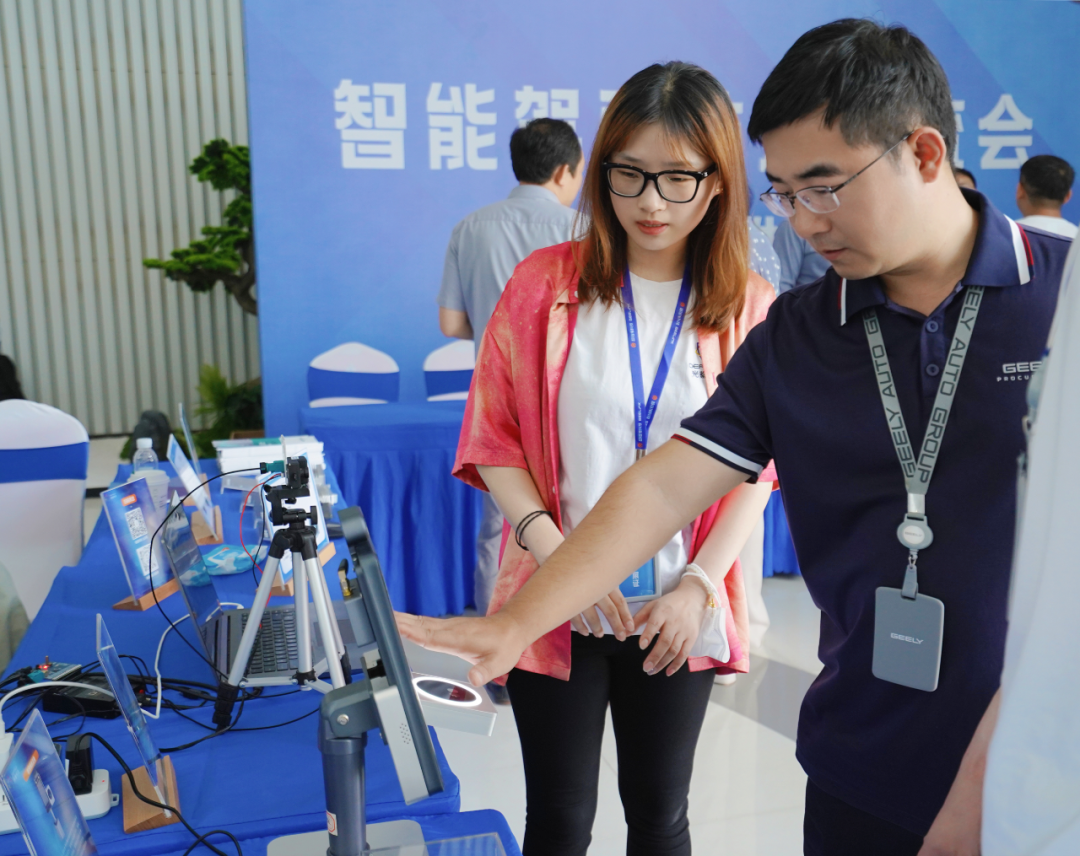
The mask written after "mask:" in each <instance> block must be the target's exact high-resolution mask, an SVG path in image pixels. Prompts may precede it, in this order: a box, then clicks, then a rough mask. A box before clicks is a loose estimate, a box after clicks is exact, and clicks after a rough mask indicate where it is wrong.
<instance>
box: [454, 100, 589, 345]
mask: <svg viewBox="0 0 1080 856" xmlns="http://www.w3.org/2000/svg"><path fill="white" fill-rule="evenodd" d="M510 162H511V163H512V164H513V167H514V175H515V176H516V177H517V180H518V181H519V182H520V183H519V184H518V186H517V187H515V188H514V189H513V190H511V191H510V195H509V196H508V197H507V198H506V199H503V200H501V201H499V202H494V203H492V204H491V205H486V206H484V207H483V208H481V209H480V210H479V211H474V212H473V213H472V214H470V215H469V216H468V217H466V218H465V219H464V220H462V221H461V222H460V223H458V224H457V226H455V227H454V231H453V233H452V234H451V235H450V246H449V247H447V248H446V262H445V264H444V265H443V278H442V288H440V289H439V329H441V330H442V332H443V334H444V335H446V336H451V337H452V338H455V339H472V340H473V341H474V342H475V343H476V345H477V347H479V346H480V340H481V339H482V338H483V336H484V327H486V326H487V322H488V319H489V318H490V317H491V313H492V312H494V311H495V304H496V303H498V302H499V298H500V297H501V296H502V292H503V289H504V288H505V287H506V283H507V280H509V279H510V275H511V274H512V273H513V272H514V268H515V267H517V266H518V265H519V264H520V263H521V262H523V261H524V260H525V258H526V257H527V256H528V255H529V254H530V253H532V252H533V251H534V250H539V249H542V248H543V247H550V246H552V245H554V244H561V243H564V242H565V241H569V240H570V235H571V231H572V228H573V223H574V215H575V213H576V212H575V211H574V209H573V208H570V207H569V206H570V205H571V204H572V203H573V201H574V198H575V197H576V196H577V194H578V190H580V189H581V180H582V178H584V175H585V169H584V165H585V158H584V156H583V155H582V153H581V142H580V141H579V140H578V136H577V132H576V131H575V130H574V129H573V128H572V127H570V125H569V124H567V123H566V122H564V121H562V120H561V119H533V120H532V121H531V122H529V124H528V125H526V126H525V127H524V128H518V129H517V130H516V131H514V133H513V135H512V136H511V137H510Z"/></svg>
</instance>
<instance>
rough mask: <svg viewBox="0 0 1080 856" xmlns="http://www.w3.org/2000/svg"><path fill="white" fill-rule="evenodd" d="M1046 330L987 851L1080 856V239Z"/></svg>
mask: <svg viewBox="0 0 1080 856" xmlns="http://www.w3.org/2000/svg"><path fill="white" fill-rule="evenodd" d="M1050 335H1051V343H1050V355H1049V357H1048V358H1047V359H1046V360H1045V361H1044V362H1043V365H1042V370H1041V371H1042V372H1044V373H1045V374H1044V376H1043V379H1042V392H1041V396H1040V397H1039V399H1038V411H1037V414H1036V417H1035V420H1034V427H1033V429H1032V433H1031V441H1030V446H1029V462H1030V463H1029V466H1028V481H1027V489H1026V498H1025V501H1024V504H1023V508H1022V511H1021V523H1020V526H1019V528H1018V531H1017V533H1016V538H1017V550H1016V557H1015V560H1014V564H1013V571H1012V582H1011V594H1010V603H1009V634H1008V636H1007V638H1006V640H1005V666H1004V670H1003V672H1002V676H1001V712H1000V713H999V715H998V722H997V729H996V730H995V732H994V737H993V740H992V741H991V743H990V753H989V756H988V758H987V764H986V779H985V781H984V784H983V812H982V852H983V853H984V854H986V856H1017V854H1023V856H1073V854H1076V853H1080V811H1078V807H1080V717H1078V716H1077V710H1078V709H1080V686H1078V685H1077V681H1076V675H1077V672H1078V671H1080V623H1078V622H1077V620H1076V609H1077V603H1080V574H1078V573H1077V567H1076V556H1077V551H1078V549H1080V531H1078V529H1077V525H1076V522H1077V520H1078V519H1080V447H1078V446H1077V443H1076V425H1077V421H1078V420H1080V399H1078V397H1077V395H1076V390H1077V388H1078V386H1080V244H1078V243H1074V244H1073V247H1072V249H1071V250H1070V252H1069V257H1068V259H1067V260H1066V262H1065V270H1064V272H1063V274H1062V278H1061V294H1060V297H1059V298H1058V306H1057V313H1056V315H1055V316H1054V326H1053V328H1052V330H1051V334H1050ZM1034 383H1035V380H1032V384H1034Z"/></svg>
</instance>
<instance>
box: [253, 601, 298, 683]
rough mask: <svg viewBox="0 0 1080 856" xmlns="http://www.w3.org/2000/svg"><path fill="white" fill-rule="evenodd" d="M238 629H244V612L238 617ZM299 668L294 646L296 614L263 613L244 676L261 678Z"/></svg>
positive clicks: (284, 612)
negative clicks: (239, 627) (239, 621)
mask: <svg viewBox="0 0 1080 856" xmlns="http://www.w3.org/2000/svg"><path fill="white" fill-rule="evenodd" d="M240 620H241V627H242V628H244V627H247V622H248V613H244V614H243V615H242V616H241V619H240ZM298 666H299V653H298V649H297V646H296V613H295V612H293V611H292V610H291V609H290V610H287V611H283V612H264V613H263V617H262V623H261V624H260V625H259V632H258V633H257V634H256V635H255V644H254V646H252V649H251V659H250V660H249V661H248V668H247V672H246V674H248V675H265V674H267V673H269V672H286V671H289V672H294V671H296V669H297V667H298Z"/></svg>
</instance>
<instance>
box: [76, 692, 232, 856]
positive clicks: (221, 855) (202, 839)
mask: <svg viewBox="0 0 1080 856" xmlns="http://www.w3.org/2000/svg"><path fill="white" fill-rule="evenodd" d="M241 704H242V703H241ZM86 735H87V736H88V737H93V738H94V739H95V740H97V742H98V743H100V744H101V745H102V746H104V747H105V749H106V750H107V751H108V752H109V754H110V755H112V756H113V758H115V759H116V762H117V763H118V764H119V765H120V766H121V767H122V768H123V770H124V774H125V775H126V776H127V778H128V784H129V785H131V792H132V793H133V794H135V796H136V797H137V798H138V799H140V800H141V801H142V802H144V803H146V804H147V805H152V806H154V807H155V808H160V809H164V810H165V811H171V812H172V813H173V814H175V815H176V817H177V819H178V820H179V821H180V822H181V823H182V824H184V826H185V827H186V828H187V831H188V832H190V833H191V834H192V835H194V836H195V843H194V844H192V845H191V847H189V848H188V849H187V850H186V851H185V856H187V854H188V853H191V851H192V850H194V849H195V848H196V847H198V846H199V845H200V844H203V845H205V846H206V848H207V849H208V850H210V851H211V852H213V853H216V854H217V856H227V854H226V853H225V851H224V850H220V849H218V848H217V847H215V846H214V845H213V844H211V843H210V842H209V841H207V840H206V839H207V838H209V837H210V836H211V835H225V836H227V837H228V838H229V839H230V840H231V841H232V843H233V844H234V845H236V853H237V856H244V851H243V850H242V849H241V847H240V841H239V840H238V839H237V837H236V836H235V835H233V834H232V833H231V832H229V831H228V830H226V829H212V830H210V831H209V832H206V833H203V834H202V835H200V834H199V833H198V832H196V830H195V827H193V826H192V825H191V824H190V823H188V822H187V820H186V819H185V818H184V816H183V815H182V814H180V812H179V811H178V810H177V809H175V808H173V807H172V806H171V805H167V804H165V803H159V802H158V801H157V800H152V799H150V798H149V797H146V796H143V795H142V794H141V793H139V789H138V787H137V786H136V785H135V774H134V773H133V772H132V771H131V767H129V766H128V765H127V763H126V762H125V761H124V759H123V758H121V757H120V753H119V752H117V751H116V750H115V749H113V747H112V746H111V745H110V744H109V741H108V740H106V739H105V738H104V737H102V736H101V735H100V734H95V733H94V732H93V731H87V732H86ZM162 751H167V750H162Z"/></svg>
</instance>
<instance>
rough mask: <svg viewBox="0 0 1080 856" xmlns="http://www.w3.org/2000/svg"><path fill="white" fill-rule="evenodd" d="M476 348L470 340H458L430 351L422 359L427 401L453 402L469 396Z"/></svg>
mask: <svg viewBox="0 0 1080 856" xmlns="http://www.w3.org/2000/svg"><path fill="white" fill-rule="evenodd" d="M475 366H476V347H475V346H474V345H473V343H472V340H471V339H459V340H458V341H456V342H451V343H450V344H449V345H443V346H442V347H441V348H438V349H436V350H434V351H432V352H431V353H430V354H428V355H427V359H425V360H424V381H425V382H426V384H427V397H428V401H454V400H464V399H466V398H468V397H469V384H471V383H472V375H473V368H474V367H475Z"/></svg>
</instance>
